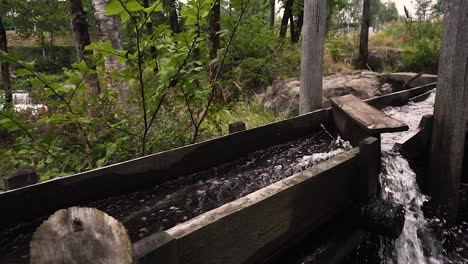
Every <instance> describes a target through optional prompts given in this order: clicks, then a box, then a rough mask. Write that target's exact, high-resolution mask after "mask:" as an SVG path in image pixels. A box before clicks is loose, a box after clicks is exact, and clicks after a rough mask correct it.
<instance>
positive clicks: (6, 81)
mask: <svg viewBox="0 0 468 264" xmlns="http://www.w3.org/2000/svg"><path fill="white" fill-rule="evenodd" d="M0 50H1V51H4V52H8V39H7V35H6V30H5V26H4V25H3V20H2V17H0ZM1 68H2V79H3V90H5V101H6V104H7V106H8V105H11V103H12V102H13V95H12V93H11V79H10V65H9V64H8V62H3V63H2V64H1Z"/></svg>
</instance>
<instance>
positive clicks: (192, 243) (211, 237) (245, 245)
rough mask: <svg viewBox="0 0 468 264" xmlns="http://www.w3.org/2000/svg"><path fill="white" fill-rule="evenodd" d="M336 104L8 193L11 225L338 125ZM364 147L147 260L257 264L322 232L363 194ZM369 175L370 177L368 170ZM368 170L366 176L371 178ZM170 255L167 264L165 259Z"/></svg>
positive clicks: (284, 183) (221, 212)
mask: <svg viewBox="0 0 468 264" xmlns="http://www.w3.org/2000/svg"><path fill="white" fill-rule="evenodd" d="M433 88H435V84H430V85H426V86H423V87H418V88H413V89H409V90H405V91H401V92H397V93H393V94H389V95H385V96H381V97H378V98H373V99H369V100H366V102H367V103H368V104H370V105H372V106H374V107H376V108H383V107H385V106H391V105H403V104H406V103H407V102H408V100H409V99H410V98H412V97H415V96H418V95H421V94H423V93H425V92H427V91H430V90H431V89H433ZM333 122H334V121H333V112H332V110H331V108H327V109H321V110H318V111H315V112H312V113H309V114H306V115H302V116H299V117H295V118H291V119H287V120H284V121H280V122H276V123H273V124H269V125H266V126H262V127H258V128H255V129H250V130H246V131H243V132H238V133H234V134H230V135H227V136H224V137H220V138H217V139H213V140H209V141H206V142H202V143H198V144H194V145H189V146H186V147H182V148H178V149H174V150H170V151H166V152H161V153H157V154H153V155H149V156H146V157H142V158H138V159H134V160H130V161H126V162H122V163H118V164H115V165H111V166H107V167H104V168H100V169H96V170H92V171H88V172H84V173H80V174H76V175H72V176H68V177H63V178H57V179H54V180H51V181H47V182H44V183H40V184H35V185H31V186H28V187H24V188H20V189H17V190H13V191H8V192H5V193H1V194H0V208H2V209H3V211H4V212H8V214H7V215H4V216H2V217H1V218H0V226H1V227H6V226H10V225H13V224H15V223H18V222H20V221H29V220H32V219H35V218H37V217H41V216H46V215H50V214H52V213H53V212H55V211H57V210H59V209H62V208H67V207H71V206H75V205H78V204H83V203H86V202H90V201H93V200H97V199H103V198H106V197H109V196H112V195H119V194H124V193H129V192H132V191H136V190H140V189H143V188H145V187H146V188H147V187H148V186H153V185H156V184H159V183H162V182H165V181H168V180H171V179H175V178H177V177H180V176H184V175H188V174H191V173H194V172H198V171H202V170H205V169H208V168H210V167H213V166H216V165H219V164H221V163H224V162H228V161H231V160H234V159H237V158H239V157H242V156H244V155H246V154H249V153H252V152H254V151H257V150H260V149H264V148H267V147H270V146H273V145H277V144H281V143H285V142H288V141H291V140H295V139H297V138H300V137H303V136H307V135H310V134H312V133H313V132H316V131H318V130H321V129H322V128H321V126H322V125H325V126H327V127H333V126H334V123H333ZM359 153H360V152H359V149H358V148H355V149H353V150H351V151H348V152H346V153H343V154H341V155H339V156H337V157H335V158H333V159H331V160H329V161H326V162H324V163H322V164H319V165H315V166H313V167H311V168H310V169H307V170H305V171H303V172H301V173H298V174H295V175H292V176H290V177H288V178H286V179H284V180H281V181H279V182H277V183H274V184H272V185H270V186H268V187H265V188H263V189H260V190H258V191H256V192H254V193H251V194H249V195H247V196H245V197H242V198H240V199H238V200H235V201H233V202H230V203H227V204H225V205H223V206H221V207H218V208H215V209H213V210H211V211H209V212H206V213H204V214H202V215H199V216H197V217H195V218H193V219H190V220H188V221H186V222H184V223H181V224H179V225H177V226H175V227H173V228H171V229H168V230H166V231H164V232H158V233H155V234H152V235H150V236H148V237H145V238H143V239H141V240H140V241H137V242H136V243H134V244H133V251H134V257H135V259H136V260H137V261H138V262H139V263H158V262H157V261H160V262H159V263H169V264H171V263H184V264H185V263H253V262H256V261H258V260H260V259H262V258H264V257H265V256H268V255H271V254H272V253H274V252H275V250H276V249H277V248H278V247H281V245H284V244H285V243H288V242H290V241H293V240H295V239H296V240H297V238H299V237H303V236H304V234H307V233H310V232H311V231H313V230H316V229H317V228H318V227H320V226H321V225H323V224H324V223H326V222H328V221H330V220H331V219H333V218H334V217H335V216H336V215H337V214H339V213H340V212H342V211H343V210H345V209H346V208H350V206H352V205H353V204H355V203H356V202H357V201H360V200H361V197H360V193H359V192H360V191H362V188H366V187H363V184H365V183H364V182H363V181H365V179H364V180H363V175H366V174H368V173H369V171H366V170H365V169H364V168H363V166H360V165H359V164H362V163H363V162H362V160H360V159H362V158H363V157H362V155H361V156H360V154H359ZM367 176H368V175H367ZM367 176H366V177H367ZM161 260H163V262H161Z"/></svg>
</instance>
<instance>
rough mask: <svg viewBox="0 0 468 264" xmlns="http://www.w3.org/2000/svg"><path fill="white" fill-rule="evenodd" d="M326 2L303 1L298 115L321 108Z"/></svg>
mask: <svg viewBox="0 0 468 264" xmlns="http://www.w3.org/2000/svg"><path fill="white" fill-rule="evenodd" d="M325 29H326V0H304V25H303V37H302V60H301V92H300V105H299V114H301V115H302V114H306V113H308V112H311V111H312V110H315V109H319V108H321V107H322V86H323V83H322V82H323V53H324V45H325Z"/></svg>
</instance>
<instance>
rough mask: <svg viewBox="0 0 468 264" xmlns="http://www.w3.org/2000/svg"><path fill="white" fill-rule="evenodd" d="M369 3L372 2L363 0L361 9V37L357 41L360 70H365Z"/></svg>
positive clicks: (369, 14)
mask: <svg viewBox="0 0 468 264" xmlns="http://www.w3.org/2000/svg"><path fill="white" fill-rule="evenodd" d="M371 1H372V0H364V2H363V7H362V22H361V36H360V40H359V59H358V65H357V66H358V67H359V68H361V69H367V55H368V53H369V50H368V44H369V26H370V16H371V13H370V9H371Z"/></svg>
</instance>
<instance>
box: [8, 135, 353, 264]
mask: <svg viewBox="0 0 468 264" xmlns="http://www.w3.org/2000/svg"><path fill="white" fill-rule="evenodd" d="M349 148H350V146H349V144H346V143H345V142H343V141H341V140H339V139H338V140H335V139H334V138H332V136H331V135H330V134H329V133H328V132H327V131H325V130H323V131H319V132H317V133H315V134H313V135H312V136H309V137H305V138H300V139H297V140H294V141H291V142H288V143H285V144H280V145H276V146H272V147H270V148H267V149H264V150H259V151H256V152H254V153H252V154H250V155H247V156H245V157H242V158H240V159H238V160H235V161H232V162H229V163H224V164H221V165H219V166H217V167H213V168H211V169H208V170H205V171H201V172H198V173H194V174H191V175H188V176H184V177H179V178H177V179H175V180H171V181H168V182H166V183H163V184H160V185H156V186H153V187H151V188H149V189H146V190H141V191H137V192H133V193H129V194H126V195H120V196H115V197H110V198H107V199H103V200H99V201H94V202H91V203H86V204H80V205H78V206H85V207H95V208H98V209H100V210H102V211H104V212H106V213H107V214H109V215H111V216H113V217H114V218H116V219H117V220H119V221H121V222H122V223H123V224H124V226H125V227H126V228H127V230H128V232H129V235H130V238H131V240H132V241H133V242H135V241H137V240H139V239H141V238H144V237H146V236H148V235H149V234H152V233H154V232H157V231H160V230H166V229H169V228H171V227H173V226H175V225H177V224H178V223H182V222H185V221H187V220H189V219H191V218H193V217H195V216H198V215H200V214H202V213H204V212H207V211H209V210H211V209H214V208H216V207H219V206H221V205H223V204H225V203H228V202H231V201H233V200H235V199H238V198H240V197H242V196H245V195H247V194H249V193H252V192H254V191H256V190H259V189H261V188H263V187H265V186H268V185H270V184H272V183H275V182H277V181H280V180H282V179H284V178H286V177H289V176H291V175H293V174H295V173H298V172H300V171H302V170H304V169H305V168H307V167H310V166H312V165H314V164H317V163H320V162H322V161H325V160H327V159H329V158H331V157H333V156H335V155H337V154H339V153H341V152H344V151H345V150H347V149H349ZM44 206H47V205H44ZM45 219H46V217H44V218H40V219H36V220H34V221H32V222H29V223H22V224H19V225H17V226H16V227H13V228H9V229H5V230H0V263H27V262H28V258H29V256H28V255H29V248H28V247H29V241H30V239H31V237H32V234H33V232H34V230H35V229H36V228H37V227H38V226H39V225H40V224H41V223H42V222H43V221H44V220H45Z"/></svg>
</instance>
